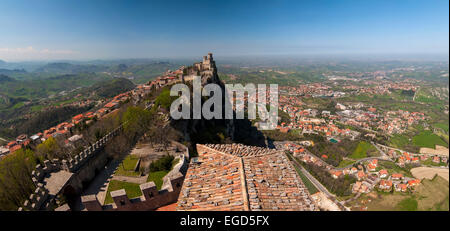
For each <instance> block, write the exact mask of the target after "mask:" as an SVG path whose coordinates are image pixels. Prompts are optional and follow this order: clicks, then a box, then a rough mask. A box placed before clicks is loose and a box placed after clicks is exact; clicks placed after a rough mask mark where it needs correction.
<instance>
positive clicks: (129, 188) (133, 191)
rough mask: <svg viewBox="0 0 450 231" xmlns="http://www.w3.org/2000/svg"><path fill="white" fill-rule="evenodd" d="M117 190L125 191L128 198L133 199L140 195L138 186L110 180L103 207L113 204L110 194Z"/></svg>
mask: <svg viewBox="0 0 450 231" xmlns="http://www.w3.org/2000/svg"><path fill="white" fill-rule="evenodd" d="M119 189H125V191H126V192H127V196H128V198H130V199H131V198H135V197H138V196H141V195H142V192H141V189H140V188H139V184H135V183H130V182H124V181H118V180H111V181H110V182H109V185H108V191H107V192H106V198H105V203H104V204H105V205H106V204H111V203H113V199H112V197H111V194H110V192H112V191H116V190H119Z"/></svg>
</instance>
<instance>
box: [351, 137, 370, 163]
mask: <svg viewBox="0 0 450 231" xmlns="http://www.w3.org/2000/svg"><path fill="white" fill-rule="evenodd" d="M376 151H377V150H376V148H375V147H374V146H373V145H372V144H371V143H368V142H366V141H361V142H359V144H358V146H357V147H356V149H355V151H353V153H352V155H350V156H349V157H350V158H352V159H362V158H366V157H367V154H368V153H369V152H370V153H374V152H376Z"/></svg>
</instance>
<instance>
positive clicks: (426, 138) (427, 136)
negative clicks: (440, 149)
mask: <svg viewBox="0 0 450 231" xmlns="http://www.w3.org/2000/svg"><path fill="white" fill-rule="evenodd" d="M412 142H413V144H415V145H417V146H419V147H427V148H434V147H435V145H441V146H444V147H448V144H447V143H445V142H444V141H443V140H442V139H441V138H440V137H439V136H438V135H436V134H434V133H433V132H432V131H423V132H421V133H420V134H419V135H416V136H414V137H413V138H412Z"/></svg>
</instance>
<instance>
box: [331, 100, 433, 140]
mask: <svg viewBox="0 0 450 231" xmlns="http://www.w3.org/2000/svg"><path fill="white" fill-rule="evenodd" d="M336 109H338V110H342V111H338V112H336V114H337V115H338V117H339V119H340V122H341V123H343V124H346V125H351V126H357V127H362V128H366V129H377V130H379V131H382V132H384V133H387V134H395V133H398V134H400V133H403V132H404V131H405V130H406V129H408V127H409V126H411V125H413V124H418V123H419V122H421V121H424V120H426V119H428V117H427V116H425V115H424V114H423V113H422V112H409V111H404V110H398V111H387V112H385V113H377V109H376V108H374V107H368V108H367V109H366V110H362V109H355V110H351V109H348V107H347V106H345V105H343V104H339V103H338V104H337V105H336Z"/></svg>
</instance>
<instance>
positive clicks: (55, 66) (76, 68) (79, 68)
mask: <svg viewBox="0 0 450 231" xmlns="http://www.w3.org/2000/svg"><path fill="white" fill-rule="evenodd" d="M107 69H108V67H106V66H99V65H90V64H88V65H77V64H70V63H49V64H46V65H44V66H42V67H39V68H37V69H36V70H35V71H34V72H47V73H58V74H76V73H82V72H100V71H105V70H107Z"/></svg>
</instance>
